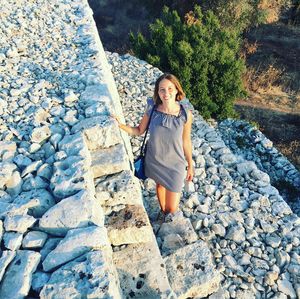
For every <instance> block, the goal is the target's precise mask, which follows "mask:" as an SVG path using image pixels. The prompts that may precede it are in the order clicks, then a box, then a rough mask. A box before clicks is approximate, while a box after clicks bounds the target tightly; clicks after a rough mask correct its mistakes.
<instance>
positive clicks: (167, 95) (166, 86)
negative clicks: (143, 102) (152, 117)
mask: <svg viewBox="0 0 300 299" xmlns="http://www.w3.org/2000/svg"><path fill="white" fill-rule="evenodd" d="M158 95H159V97H160V99H161V100H162V102H165V101H168V102H170V101H175V99H176V95H177V89H176V86H175V85H174V84H173V83H172V82H171V81H170V80H168V79H163V80H161V81H160V82H159V85H158Z"/></svg>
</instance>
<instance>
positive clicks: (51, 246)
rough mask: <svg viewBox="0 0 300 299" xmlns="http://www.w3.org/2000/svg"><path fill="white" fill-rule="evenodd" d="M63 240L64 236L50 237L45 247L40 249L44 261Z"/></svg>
mask: <svg viewBox="0 0 300 299" xmlns="http://www.w3.org/2000/svg"><path fill="white" fill-rule="evenodd" d="M61 240H62V238H51V237H50V238H49V239H48V240H47V241H46V243H45V245H44V246H43V248H42V249H41V250H40V254H41V256H42V261H43V260H44V259H45V258H46V256H47V255H48V254H49V253H50V252H51V251H52V250H54V249H55V247H56V246H57V245H58V243H59V242H60V241H61Z"/></svg>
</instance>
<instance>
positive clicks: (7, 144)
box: [0, 141, 17, 161]
mask: <svg viewBox="0 0 300 299" xmlns="http://www.w3.org/2000/svg"><path fill="white" fill-rule="evenodd" d="M16 149H17V146H16V143H15V142H13V141H0V160H2V161H7V160H11V159H12V158H13V157H14V155H15V152H16ZM3 157H6V158H5V159H3Z"/></svg>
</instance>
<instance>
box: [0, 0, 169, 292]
mask: <svg viewBox="0 0 300 299" xmlns="http://www.w3.org/2000/svg"><path fill="white" fill-rule="evenodd" d="M0 34H1V36H0V38H1V41H3V45H6V46H3V47H2V48H1V49H0V57H1V59H0V60H1V61H0V63H1V65H0V68H1V81H0V86H1V91H0V110H1V111H0V112H1V117H0V140H1V141H0V242H1V251H0V298H24V297H27V298H78V297H80V298H81V297H88V298H123V297H126V296H129V294H130V295H131V296H133V295H135V296H136V297H142V298H145V297H147V296H148V297H149V296H150V294H151V296H152V298H159V297H162V298H163V297H169V298H171V297H172V296H173V295H172V293H173V292H172V290H171V288H170V285H169V282H168V278H167V274H166V269H165V264H164V261H163V260H162V257H161V255H160V252H159V249H158V246H157V243H156V242H155V238H154V234H153V231H152V227H151V225H150V222H149V219H148V217H147V214H146V211H145V209H144V206H143V202H142V194H141V188H140V183H139V181H138V180H137V179H136V178H135V177H134V176H133V174H132V171H131V170H130V163H129V159H131V157H132V154H131V148H130V144H129V140H128V138H127V139H126V136H122V135H121V134H120V131H119V129H118V127H117V125H116V123H115V122H114V121H113V120H112V119H111V118H110V116H109V113H111V112H114V113H118V112H121V105H120V103H119V98H118V94H117V90H116V87H115V85H114V81H113V77H112V74H111V72H110V69H109V65H108V63H107V60H106V57H105V53H104V50H103V48H102V45H101V42H100V40H99V37H98V34H97V31H96V26H95V23H94V21H93V18H92V11H91V9H90V8H89V6H88V4H87V2H82V1H76V0H74V1H71V0H64V1H52V2H51V3H50V2H47V1H44V0H39V1H30V2H28V3H27V5H26V6H24V3H23V2H22V1H13V2H12V1H9V0H8V1H3V3H1V22H0ZM129 256H132V259H133V261H131V260H128V258H127V257H129ZM157 277H159V279H157ZM151 296H150V297H151ZM150 297H149V298H150Z"/></svg>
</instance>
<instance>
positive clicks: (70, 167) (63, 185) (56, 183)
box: [50, 156, 95, 198]
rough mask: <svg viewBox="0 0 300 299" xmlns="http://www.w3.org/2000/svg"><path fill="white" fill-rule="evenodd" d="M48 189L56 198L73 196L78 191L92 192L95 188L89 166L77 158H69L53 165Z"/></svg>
mask: <svg viewBox="0 0 300 299" xmlns="http://www.w3.org/2000/svg"><path fill="white" fill-rule="evenodd" d="M50 187H51V189H52V190H53V194H54V195H55V196H56V197H58V198H65V197H68V196H71V195H74V194H76V193H77V192H78V191H80V190H85V189H87V190H90V191H92V190H94V188H95V187H94V181H93V174H92V173H91V171H90V169H89V165H87V164H86V163H85V161H84V160H82V158H81V157H79V156H78V157H77V156H69V157H67V158H66V159H65V160H63V161H59V162H55V163H54V168H53V176H52V178H51V184H50Z"/></svg>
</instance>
